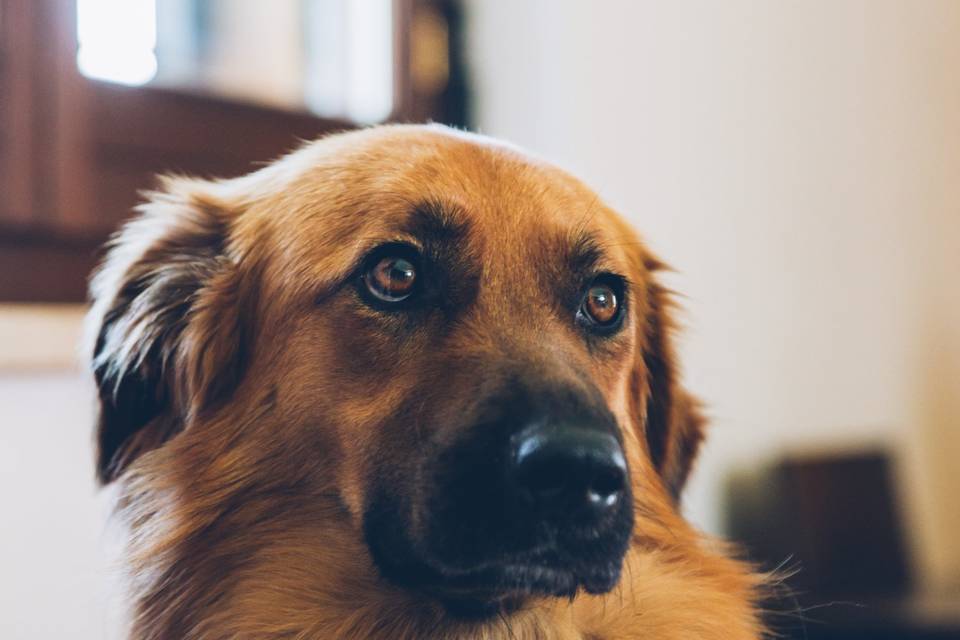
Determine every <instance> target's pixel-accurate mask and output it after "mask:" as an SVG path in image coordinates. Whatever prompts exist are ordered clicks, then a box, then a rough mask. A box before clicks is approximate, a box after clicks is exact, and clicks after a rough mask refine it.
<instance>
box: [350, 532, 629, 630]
mask: <svg viewBox="0 0 960 640" xmlns="http://www.w3.org/2000/svg"><path fill="white" fill-rule="evenodd" d="M367 524H368V528H367V531H366V534H367V536H366V538H367V544H368V547H369V549H370V551H371V555H372V556H373V559H374V561H375V563H376V565H377V567H378V568H379V570H380V573H381V574H382V575H383V577H385V578H386V579H387V580H388V581H389V582H391V583H393V584H394V585H395V586H398V587H400V588H403V589H405V590H409V591H412V592H419V593H422V594H424V595H427V596H429V597H431V598H433V599H435V600H436V601H438V602H440V603H441V604H442V605H443V606H444V608H445V609H446V610H447V612H448V613H450V614H451V615H453V616H455V617H462V618H482V617H487V616H490V615H495V614H497V613H501V614H502V613H505V612H509V611H512V610H515V609H517V608H519V607H521V606H522V605H523V603H524V602H526V601H527V600H528V599H530V598H537V597H560V598H573V597H575V596H576V595H577V594H578V593H580V592H586V593H590V594H602V593H607V592H608V591H610V590H611V589H613V588H614V587H615V586H616V585H617V583H618V582H619V580H620V574H621V570H622V565H623V556H624V552H625V548H626V545H625V541H623V540H619V539H617V540H611V539H609V538H607V537H604V538H600V539H597V538H595V537H594V538H593V539H591V540H587V539H583V540H580V541H579V543H574V541H573V540H564V541H563V542H560V541H556V540H554V543H553V544H549V545H547V546H541V547H539V548H536V549H530V550H527V551H522V552H512V553H508V554H494V557H493V558H488V559H486V560H484V561H480V562H478V563H476V564H472V565H462V564H461V565H459V566H452V565H450V564H447V563H445V562H442V561H438V560H437V559H436V558H435V557H434V556H433V554H429V553H422V552H418V551H417V550H416V549H417V547H418V546H419V545H416V544H413V543H411V541H410V540H409V539H407V538H406V536H405V535H403V533H402V532H401V530H400V529H398V528H397V527H393V528H391V529H390V530H389V531H391V533H392V534H393V535H372V534H374V530H373V529H372V527H370V525H371V524H372V523H370V522H368V523H367ZM379 532H380V533H383V532H384V530H383V529H380V530H379Z"/></svg>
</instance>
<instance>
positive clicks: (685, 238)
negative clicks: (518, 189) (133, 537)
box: [0, 0, 960, 640]
mask: <svg viewBox="0 0 960 640" xmlns="http://www.w3.org/2000/svg"><path fill="white" fill-rule="evenodd" d="M424 120H435V121H440V122H445V123H449V124H453V125H457V126H463V127H468V128H470V129H473V130H477V131H480V132H482V133H486V134H490V135H494V136H498V137H503V138H506V139H508V140H511V141H513V142H515V143H518V144H520V145H522V146H525V147H527V148H529V149H530V150H532V151H535V152H537V153H538V154H541V155H543V156H546V157H547V158H550V159H552V160H553V161H555V162H557V163H558V164H560V165H561V166H564V167H565V168H567V169H569V170H570V171H572V172H574V173H575V174H577V175H579V176H581V177H582V178H584V179H585V180H586V181H587V182H588V183H589V184H591V185H592V186H593V187H594V188H596V189H597V190H598V191H599V192H600V193H601V195H602V196H603V197H604V198H605V199H606V200H607V201H608V202H609V203H610V204H612V205H613V206H614V207H616V208H618V209H619V210H620V211H621V212H623V213H624V214H625V215H626V216H627V217H628V218H629V219H630V220H631V221H632V222H633V223H634V224H635V225H636V226H637V228H638V229H639V230H640V231H641V233H642V234H643V235H644V236H645V237H646V238H647V240H648V242H649V243H650V244H651V245H652V246H653V247H654V249H655V250H656V251H657V252H658V253H659V254H661V255H662V256H663V257H664V258H665V259H666V260H667V261H668V262H670V263H671V264H672V265H673V266H675V267H676V270H677V271H676V273H674V274H673V275H671V276H670V283H669V284H670V285H671V286H673V287H674V288H675V289H677V290H678V291H680V292H682V293H683V294H684V297H683V299H682V302H683V305H684V307H685V309H686V313H685V315H684V318H683V320H684V331H683V334H682V339H681V352H682V355H683V361H684V363H685V367H686V379H687V382H688V384H689V386H690V387H691V388H692V389H693V390H695V391H696V392H697V393H699V394H700V395H701V396H703V398H704V399H705V400H706V401H707V403H708V406H709V413H710V415H711V418H712V427H711V434H710V438H709V440H708V444H707V446H706V449H705V450H704V452H703V455H702V457H701V459H700V462H699V466H698V467H697V471H696V473H695V475H694V477H693V479H692V482H691V485H690V486H689V489H688V491H687V493H686V495H685V498H684V509H685V511H686V513H687V515H688V516H689V518H690V519H691V520H693V521H694V522H695V523H696V524H697V525H698V526H700V527H701V528H703V529H704V530H706V531H708V532H710V533H714V534H719V535H725V536H729V537H732V538H733V539H735V540H737V541H739V542H741V543H742V544H744V545H745V548H746V553H747V555H748V556H749V557H751V558H752V559H754V560H755V561H756V562H758V563H760V564H761V565H763V566H765V567H767V568H774V567H780V568H782V569H785V570H788V571H789V572H792V573H793V574H794V575H793V576H792V577H791V578H789V579H788V580H787V584H788V585H789V586H790V587H791V591H792V593H793V595H790V594H789V593H788V590H787V589H786V588H784V589H782V590H780V591H781V592H780V593H779V594H777V597H775V598H774V599H773V600H772V601H771V603H770V605H769V606H770V608H771V610H772V613H771V615H770V621H771V623H772V624H773V625H774V626H775V627H776V628H777V629H778V630H780V631H781V632H782V634H783V635H784V636H786V637H796V638H960V499H958V494H960V2H957V1H956V0H917V1H913V0H899V1H894V0H809V1H806V2H798V1H788V0H778V1H776V2H770V1H767V0H727V1H726V2H722V3H721V2H713V1H712V0H680V1H671V2H666V1H662V2H653V1H641V0H633V1H631V0H620V1H615V0H602V1H596V2H586V1H583V0H514V1H510V0H464V1H462V2H454V1H439V0H437V1H429V0H274V1H271V2H262V1H255V0H0V505H2V511H0V637H2V638H11V639H20V638H23V639H31V640H33V639H47V638H50V639H53V638H63V637H69V638H77V639H81V640H85V639H88V638H89V639H93V638H103V637H106V636H108V635H109V634H108V632H107V629H108V627H109V625H110V622H109V620H108V615H107V613H106V609H107V607H106V606H105V602H104V596H103V595H102V593H103V592H104V584H105V582H106V578H105V575H106V574H107V573H108V571H109V570H108V569H107V568H106V567H105V566H104V563H103V562H102V560H101V553H100V550H101V549H102V547H103V546H104V544H105V543H104V540H103V534H102V523H103V519H104V514H103V507H102V505H101V504H100V503H101V501H102V496H100V497H98V494H97V491H96V489H95V487H94V483H93V470H92V451H91V424H92V415H93V395H92V388H91V384H90V381H89V380H87V377H86V376H85V375H84V374H83V372H82V371H81V369H80V367H79V366H78V365H77V362H78V357H77V353H78V351H77V341H78V336H79V334H80V325H81V319H82V314H83V311H84V299H85V286H86V278H87V275H88V273H89V272H90V270H91V268H92V267H93V265H94V264H95V262H96V260H97V257H98V255H100V254H99V249H98V247H99V246H100V245H101V243H102V242H103V241H104V240H105V239H106V238H107V236H108V234H109V233H110V232H111V231H112V230H114V229H115V228H116V227H117V225H118V223H120V222H121V221H122V220H123V219H124V218H126V217H127V216H128V215H129V214H130V210H131V207H132V206H133V205H134V204H135V203H136V202H137V200H138V196H137V192H138V190H140V189H144V188H148V187H150V186H151V185H152V184H153V178H152V176H153V175H154V174H155V173H158V172H169V171H177V172H185V173H194V174H200V175H206V176H232V175H239V174H241V173H244V172H247V171H249V170H251V169H253V168H256V167H257V166H259V163H262V162H264V161H269V160H271V159H272V158H275V157H276V156H278V155H279V154H280V153H282V152H283V151H285V150H288V149H290V148H292V147H294V146H295V145H296V144H297V143H298V140H300V139H304V138H313V137H315V136H318V135H321V134H323V133H325V132H330V131H334V130H342V129H345V128H350V127H355V126H362V125H365V124H370V123H376V122H381V121H424Z"/></svg>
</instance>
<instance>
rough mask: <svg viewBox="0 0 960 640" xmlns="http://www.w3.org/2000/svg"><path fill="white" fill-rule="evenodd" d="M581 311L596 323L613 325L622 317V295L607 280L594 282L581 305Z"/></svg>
mask: <svg viewBox="0 0 960 640" xmlns="http://www.w3.org/2000/svg"><path fill="white" fill-rule="evenodd" d="M580 309H581V313H583V315H584V316H586V317H587V319H589V320H590V321H591V322H592V323H593V324H594V325H597V326H599V327H612V326H613V325H614V324H616V322H617V320H619V319H620V296H619V295H618V294H617V291H616V289H615V288H614V287H613V286H612V285H610V284H608V283H605V282H594V283H593V284H592V285H590V288H589V289H587V295H586V296H584V298H583V303H582V304H581V306H580Z"/></svg>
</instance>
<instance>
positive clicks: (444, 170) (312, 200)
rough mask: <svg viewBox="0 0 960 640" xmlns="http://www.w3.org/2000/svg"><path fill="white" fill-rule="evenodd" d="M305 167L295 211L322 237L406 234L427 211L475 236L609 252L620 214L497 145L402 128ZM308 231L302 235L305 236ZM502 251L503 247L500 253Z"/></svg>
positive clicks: (320, 149)
mask: <svg viewBox="0 0 960 640" xmlns="http://www.w3.org/2000/svg"><path fill="white" fill-rule="evenodd" d="M310 151H312V152H313V153H311V154H307V157H306V158H305V160H306V162H304V163H302V164H301V169H300V171H299V173H300V177H299V179H298V180H297V185H296V189H294V191H295V192H296V193H299V194H302V195H301V196H299V200H300V201H299V202H298V203H297V206H296V207H295V209H296V210H298V211H302V212H306V213H308V214H310V213H312V215H308V216H307V217H309V218H312V220H309V221H307V222H308V223H309V224H310V226H315V227H316V228H317V231H318V232H319V233H322V234H323V235H324V236H328V237H329V236H331V235H337V231H338V229H341V228H342V229H343V231H344V232H345V233H347V234H348V235H349V234H351V233H352V234H355V235H356V234H359V235H369V234H370V233H375V232H376V230H377V229H378V228H381V229H390V228H397V227H399V226H402V225H403V224H404V223H405V221H406V220H407V218H408V217H409V216H410V214H411V212H413V211H414V210H416V209H417V208H418V207H420V206H422V205H424V204H429V205H431V206H433V207H434V208H440V209H443V210H444V212H445V213H446V214H447V215H448V216H449V217H450V218H451V219H452V220H453V221H456V222H462V223H467V224H469V225H470V227H471V228H472V230H473V231H475V232H476V235H478V236H479V237H485V238H492V239H496V240H497V241H498V242H501V243H507V244H509V243H510V241H512V240H516V241H518V242H519V241H521V240H522V241H523V242H527V243H528V242H530V241H531V240H533V239H543V238H553V237H556V238H559V239H560V241H563V240H564V239H570V241H571V242H572V241H574V240H573V239H572V237H573V236H572V234H571V233H570V232H571V231H577V232H583V233H589V234H591V235H592V236H594V237H595V238H596V239H597V240H598V241H601V242H605V243H609V242H611V241H612V240H614V236H615V235H616V226H617V225H616V220H615V218H616V214H615V213H613V212H612V211H611V210H609V209H608V208H607V207H606V206H605V205H604V204H603V203H602V201H601V200H600V199H599V198H598V196H597V195H596V194H595V193H594V192H593V191H592V190H590V189H589V188H588V187H586V186H585V185H584V184H583V183H581V182H580V181H579V180H577V179H576V178H574V177H573V176H571V175H569V174H567V173H566V172H564V171H562V170H560V169H558V168H557V167H555V166H553V165H551V164H549V163H547V162H545V161H542V160H540V159H538V158H536V157H534V156H531V155H529V154H527V153H524V152H523V151H521V150H519V149H517V148H515V147H513V146H511V145H508V144H504V143H502V142H499V141H494V140H492V139H489V138H485V137H483V136H478V135H475V134H469V133H464V132H458V131H454V130H451V129H448V128H446V127H430V126H428V127H424V126H399V127H386V128H378V129H374V130H368V131H362V132H356V133H351V134H346V135H341V136H335V137H334V138H331V139H327V140H323V141H321V142H320V143H319V144H318V145H317V147H316V149H312V150H310ZM300 229H301V231H302V226H301V227H300ZM504 248H506V247H505V246H504Z"/></svg>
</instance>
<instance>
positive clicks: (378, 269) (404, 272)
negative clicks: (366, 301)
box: [365, 256, 417, 302]
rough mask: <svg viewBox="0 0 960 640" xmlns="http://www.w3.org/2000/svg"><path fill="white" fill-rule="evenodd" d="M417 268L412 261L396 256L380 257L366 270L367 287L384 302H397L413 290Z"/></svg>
mask: <svg viewBox="0 0 960 640" xmlns="http://www.w3.org/2000/svg"><path fill="white" fill-rule="evenodd" d="M416 280H417V269H416V267H415V266H414V265H413V263H412V262H410V261H409V260H407V259H405V258H400V257H397V256H388V257H385V258H381V259H380V260H379V261H378V262H377V263H376V264H374V265H373V267H372V268H371V269H370V270H369V271H368V272H367V277H366V278H365V281H366V283H367V288H368V289H369V290H370V292H371V293H372V294H373V295H375V296H376V297H377V298H379V299H381V300H384V301H386V302H399V301H400V300H403V299H405V298H407V297H408V296H409V295H410V294H411V293H412V292H413V286H414V284H415V283H416Z"/></svg>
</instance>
